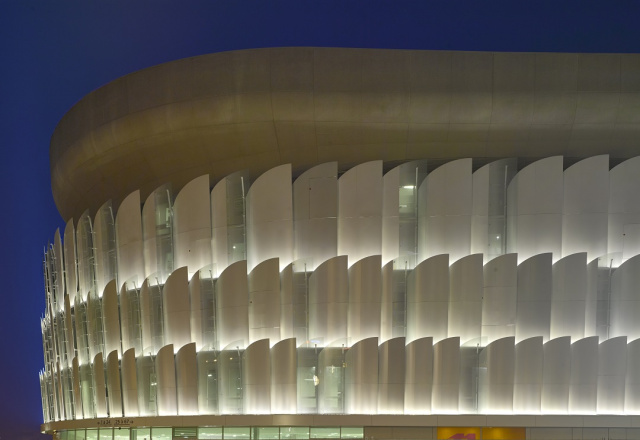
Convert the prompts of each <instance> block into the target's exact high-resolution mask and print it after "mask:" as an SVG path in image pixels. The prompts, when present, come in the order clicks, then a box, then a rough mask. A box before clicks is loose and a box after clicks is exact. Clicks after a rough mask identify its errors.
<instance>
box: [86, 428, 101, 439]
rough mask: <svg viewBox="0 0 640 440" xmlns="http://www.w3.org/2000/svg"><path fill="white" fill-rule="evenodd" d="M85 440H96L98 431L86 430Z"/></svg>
mask: <svg viewBox="0 0 640 440" xmlns="http://www.w3.org/2000/svg"><path fill="white" fill-rule="evenodd" d="M85 438H86V440H98V430H97V429H87V436H86V437H85Z"/></svg>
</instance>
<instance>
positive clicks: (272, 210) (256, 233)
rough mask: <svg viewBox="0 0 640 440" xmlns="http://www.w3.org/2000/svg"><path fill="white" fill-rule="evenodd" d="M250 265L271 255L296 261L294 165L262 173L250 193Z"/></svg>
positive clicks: (248, 234) (248, 198) (248, 248)
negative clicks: (293, 197) (292, 175)
mask: <svg viewBox="0 0 640 440" xmlns="http://www.w3.org/2000/svg"><path fill="white" fill-rule="evenodd" d="M246 200H247V268H248V269H249V270H250V271H251V270H253V268H254V267H256V266H257V265H258V264H259V263H261V262H263V261H265V260H268V259H270V258H279V259H280V269H284V267H285V266H287V265H288V264H289V263H290V262H291V261H292V260H293V201H292V190H291V164H287V165H280V166H278V167H275V168H272V169H271V170H269V171H267V172H265V173H263V174H262V175H261V176H260V177H258V178H257V179H256V181H255V182H253V184H252V185H251V188H249V191H248V193H247V199H246Z"/></svg>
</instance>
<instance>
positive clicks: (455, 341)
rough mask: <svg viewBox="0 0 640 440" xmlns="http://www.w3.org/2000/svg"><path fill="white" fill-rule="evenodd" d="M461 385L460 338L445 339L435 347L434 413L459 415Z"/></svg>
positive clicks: (432, 405)
mask: <svg viewBox="0 0 640 440" xmlns="http://www.w3.org/2000/svg"><path fill="white" fill-rule="evenodd" d="M459 384H460V338H458V337H453V338H447V339H443V340H441V341H440V342H437V343H436V344H434V345H433V387H432V392H431V412H432V413H434V414H457V413H458V397H459V396H458V393H459Z"/></svg>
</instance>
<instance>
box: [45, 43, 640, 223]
mask: <svg viewBox="0 0 640 440" xmlns="http://www.w3.org/2000/svg"><path fill="white" fill-rule="evenodd" d="M639 147H640V55H639V54H575V53H569V54H567V53H498V52H449V51H414V50H378V49H340V48H273V49H256V50H244V51H235V52H224V53H217V54H210V55H204V56H199V57H194V58H187V59H182V60H178V61H174V62H170V63H167V64H162V65H158V66H154V67H151V68H148V69H144V70H141V71H139V72H135V73H132V74H130V75H127V76H125V77H122V78H119V79H117V80H115V81H113V82H111V83H109V84H107V85H105V86H103V87H101V88H99V89H97V90H95V91H93V92H92V93H90V94H88V95H87V96H86V97H84V98H83V99H82V100H81V101H79V102H78V103H77V104H76V105H75V106H74V107H73V108H72V109H71V110H70V111H69V112H68V113H67V114H66V115H65V116H64V117H63V118H62V120H61V121H60V123H59V124H58V126H57V128H56V130H55V132H54V134H53V136H52V139H51V148H50V158H51V175H52V188H53V195H54V198H55V201H56V204H57V206H58V209H59V211H60V213H61V214H62V216H63V218H65V219H69V218H72V217H73V218H76V219H77V218H78V217H79V215H80V214H81V213H82V212H83V211H84V210H85V209H87V208H89V209H90V211H91V212H95V210H96V209H97V208H98V207H99V206H100V205H101V204H102V203H103V202H105V201H106V200H109V199H111V200H112V201H113V203H114V206H118V204H119V202H120V201H121V200H122V199H123V198H124V197H125V196H126V195H127V194H129V193H130V192H132V191H135V190H136V189H140V190H141V196H142V198H143V200H144V198H145V197H146V196H147V195H148V194H149V193H150V192H151V191H153V190H154V189H155V188H156V187H158V186H160V185H161V184H163V183H166V182H171V183H172V184H173V186H174V189H179V188H180V187H182V186H183V185H184V184H186V183H187V182H188V181H189V180H191V179H193V178H195V177H197V176H199V175H202V174H206V173H208V174H209V175H210V178H211V182H212V183H214V182H216V181H217V180H219V179H221V178H222V177H224V176H226V175H228V174H230V173H232V172H235V171H238V170H240V169H248V170H249V171H250V172H251V173H252V174H253V175H254V176H255V175H258V174H259V173H261V172H263V171H266V170H267V169H269V168H271V167H274V166H276V165H278V164H282V163H291V164H292V165H293V169H294V172H296V173H298V172H301V171H303V170H305V169H307V168H309V167H311V166H313V165H314V164H318V163H322V162H326V161H338V162H339V164H340V167H341V169H345V168H348V167H350V166H352V165H353V164H356V163H360V162H364V161H367V160H372V159H382V160H384V161H386V162H388V163H398V162H402V161H406V160H410V159H423V158H427V159H433V160H434V161H435V162H438V161H440V162H442V161H446V160H451V159H455V158H461V157H473V158H477V159H479V160H480V161H485V162H486V161H489V160H491V159H492V158H502V157H520V158H524V159H527V160H531V159H535V158H540V157H546V156H551V155H564V156H565V157H569V158H582V157H588V156H592V155H596V154H609V155H610V156H611V157H612V158H616V159H624V158H628V157H632V156H635V155H637V154H638V152H639V151H640V149H639Z"/></svg>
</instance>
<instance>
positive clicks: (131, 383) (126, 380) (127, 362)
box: [121, 348, 140, 417]
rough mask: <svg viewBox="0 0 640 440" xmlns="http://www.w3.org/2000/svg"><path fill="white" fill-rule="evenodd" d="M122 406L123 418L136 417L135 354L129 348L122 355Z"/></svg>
mask: <svg viewBox="0 0 640 440" xmlns="http://www.w3.org/2000/svg"><path fill="white" fill-rule="evenodd" d="M121 372H122V373H121V374H122V406H123V410H124V415H125V417H137V416H139V415H140V412H139V411H138V376H137V373H136V352H135V349H134V348H130V349H129V350H127V351H125V352H124V353H123V354H122V366H121Z"/></svg>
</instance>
